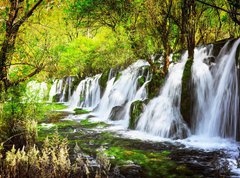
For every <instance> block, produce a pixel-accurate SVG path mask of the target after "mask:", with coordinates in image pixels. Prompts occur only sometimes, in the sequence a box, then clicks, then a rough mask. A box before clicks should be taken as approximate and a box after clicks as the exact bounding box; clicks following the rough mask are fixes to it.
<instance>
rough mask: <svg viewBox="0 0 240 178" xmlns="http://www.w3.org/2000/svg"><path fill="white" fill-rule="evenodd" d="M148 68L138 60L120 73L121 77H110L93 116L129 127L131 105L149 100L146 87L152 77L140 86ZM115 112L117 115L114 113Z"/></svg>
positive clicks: (148, 76)
mask: <svg viewBox="0 0 240 178" xmlns="http://www.w3.org/2000/svg"><path fill="white" fill-rule="evenodd" d="M148 66H149V64H148V63H147V62H146V61H143V60H138V61H137V62H135V63H134V64H132V65H131V66H129V67H128V68H127V69H125V70H124V71H122V72H120V74H119V75H120V76H116V77H113V78H111V77H109V78H110V80H109V81H108V82H107V86H106V89H105V92H104V94H103V97H102V99H101V102H100V103H99V105H98V107H97V108H96V109H95V110H94V113H93V114H94V115H95V116H96V117H100V118H101V119H103V120H108V119H111V120H122V121H123V124H124V126H125V127H128V122H129V111H130V105H131V103H132V102H133V101H135V100H144V99H146V98H147V92H146V88H145V86H146V83H147V82H148V80H149V79H150V75H149V73H148V75H147V76H146V79H145V80H144V83H143V85H142V86H139V83H138V81H139V80H138V79H139V78H140V77H142V76H143V73H144V68H145V67H148ZM114 111H117V113H113V112H114Z"/></svg>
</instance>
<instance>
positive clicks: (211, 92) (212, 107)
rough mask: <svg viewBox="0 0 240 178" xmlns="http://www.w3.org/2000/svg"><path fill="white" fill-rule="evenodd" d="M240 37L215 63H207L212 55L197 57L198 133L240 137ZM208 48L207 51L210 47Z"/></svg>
mask: <svg viewBox="0 0 240 178" xmlns="http://www.w3.org/2000/svg"><path fill="white" fill-rule="evenodd" d="M239 43H240V39H238V40H237V41H236V42H234V44H233V46H232V47H230V42H228V43H226V44H225V45H224V47H223V48H222V49H221V51H220V53H219V55H218V56H216V57H215V62H214V63H210V64H209V62H208V63H206V59H207V57H208V55H209V56H211V51H212V50H211V47H210V51H209V54H208V55H207V54H203V55H201V56H197V57H196V58H195V60H194V63H193V67H192V74H193V78H192V80H193V83H194V86H195V99H194V101H195V102H196V105H195V107H194V118H195V120H193V123H194V127H193V128H194V130H193V131H194V133H195V134H197V135H204V136H206V137H216V136H219V137H230V138H233V139H236V137H237V135H236V134H237V124H238V122H237V120H238V119H239V96H238V78H237V67H236V61H235V56H236V51H237V47H238V46H239ZM206 51H207V50H206Z"/></svg>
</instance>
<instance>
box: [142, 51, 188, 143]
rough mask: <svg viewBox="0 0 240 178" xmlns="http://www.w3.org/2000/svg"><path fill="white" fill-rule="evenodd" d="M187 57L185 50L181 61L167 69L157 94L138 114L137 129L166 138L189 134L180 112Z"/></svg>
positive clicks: (181, 136)
mask: <svg viewBox="0 0 240 178" xmlns="http://www.w3.org/2000/svg"><path fill="white" fill-rule="evenodd" d="M187 57H188V54H187V53H186V52H185V54H184V55H183V56H182V59H181V62H179V63H177V64H175V65H173V66H172V67H171V68H170V69H169V76H168V78H167V80H166V82H165V84H164V86H163V88H162V90H161V91H160V94H159V96H158V97H156V98H154V99H153V100H151V101H150V102H149V104H148V105H147V106H146V108H145V110H144V112H143V114H142V115H141V116H140V119H139V122H138V124H137V129H138V130H141V131H144V132H148V133H151V134H154V135H158V136H161V137H168V138H169V137H174V138H183V137H186V136H188V135H189V130H188V128H187V126H186V124H185V123H184V121H183V119H182V116H181V113H180V100H181V84H182V74H183V70H184V66H185V63H186V61H187Z"/></svg>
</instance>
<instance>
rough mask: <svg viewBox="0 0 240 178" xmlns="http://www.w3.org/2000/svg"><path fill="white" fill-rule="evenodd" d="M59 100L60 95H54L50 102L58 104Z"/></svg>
mask: <svg viewBox="0 0 240 178" xmlns="http://www.w3.org/2000/svg"><path fill="white" fill-rule="evenodd" d="M59 100H60V95H59V94H56V95H54V96H53V98H52V102H58V101H59Z"/></svg>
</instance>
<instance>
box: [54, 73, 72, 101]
mask: <svg viewBox="0 0 240 178" xmlns="http://www.w3.org/2000/svg"><path fill="white" fill-rule="evenodd" d="M73 81H74V77H72V76H69V77H65V78H63V79H56V80H55V81H54V82H53V84H52V86H51V89H50V92H49V101H50V102H52V101H53V97H54V96H56V95H57V97H56V98H55V99H56V100H57V101H56V102H61V103H64V102H67V101H68V100H69V98H70V97H71V95H72V82H73Z"/></svg>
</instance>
